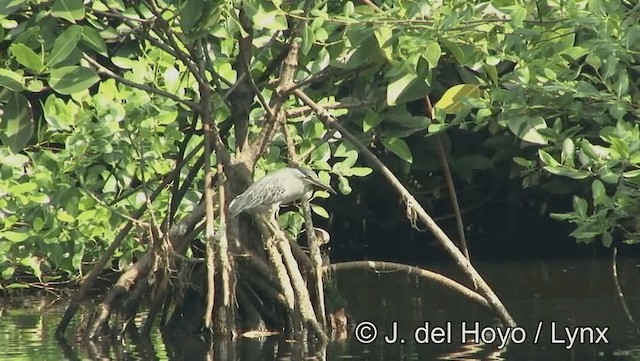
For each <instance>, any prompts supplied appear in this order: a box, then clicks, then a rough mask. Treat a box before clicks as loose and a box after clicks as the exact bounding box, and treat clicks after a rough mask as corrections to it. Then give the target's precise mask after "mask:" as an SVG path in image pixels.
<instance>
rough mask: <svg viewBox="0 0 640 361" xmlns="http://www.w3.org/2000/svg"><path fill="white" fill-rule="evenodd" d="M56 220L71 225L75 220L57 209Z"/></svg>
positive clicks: (62, 210) (65, 212)
mask: <svg viewBox="0 0 640 361" xmlns="http://www.w3.org/2000/svg"><path fill="white" fill-rule="evenodd" d="M56 218H57V219H58V220H59V221H61V222H67V223H73V222H74V221H75V220H76V219H75V218H74V217H73V216H72V215H70V214H69V213H67V211H65V210H64V209H59V210H58V212H57V213H56Z"/></svg>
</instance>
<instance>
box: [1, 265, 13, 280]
mask: <svg viewBox="0 0 640 361" xmlns="http://www.w3.org/2000/svg"><path fill="white" fill-rule="evenodd" d="M15 272H16V269H15V267H7V268H5V269H3V270H2V279H4V280H8V279H10V278H11V277H13V274H14V273H15Z"/></svg>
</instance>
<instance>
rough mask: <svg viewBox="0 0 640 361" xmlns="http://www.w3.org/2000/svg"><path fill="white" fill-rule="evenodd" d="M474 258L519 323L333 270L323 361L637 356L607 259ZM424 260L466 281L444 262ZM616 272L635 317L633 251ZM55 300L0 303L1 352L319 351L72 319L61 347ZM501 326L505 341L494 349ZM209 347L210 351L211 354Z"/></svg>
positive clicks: (638, 264)
mask: <svg viewBox="0 0 640 361" xmlns="http://www.w3.org/2000/svg"><path fill="white" fill-rule="evenodd" d="M476 267H477V268H478V270H479V272H480V273H481V274H482V275H483V277H484V278H485V280H486V281H487V282H488V283H489V284H490V285H491V287H492V288H493V289H494V291H495V292H496V293H497V294H498V296H499V297H500V298H501V300H502V301H503V302H504V303H505V305H506V307H507V309H508V310H509V311H510V312H511V314H512V315H513V317H514V318H515V319H516V321H517V322H518V325H519V328H518V329H512V330H507V329H505V328H500V327H498V326H499V323H498V321H497V320H496V319H495V318H494V316H493V314H492V313H491V312H490V311H488V310H487V309H485V308H484V307H483V306H481V305H477V304H475V303H473V302H471V301H469V300H467V299H464V298H463V297H461V296H459V295H458V294H455V293H454V292H452V291H450V290H447V289H444V288H442V287H440V286H436V285H434V284H432V283H431V282H428V281H424V280H422V279H418V278H416V277H413V276H407V275H406V274H404V273H399V272H390V273H373V272H370V271H361V272H354V271H352V272H341V273H338V274H336V275H335V279H336V281H337V283H338V287H339V288H340V290H341V291H342V293H343V296H344V298H345V299H346V300H347V302H348V309H349V312H350V314H351V316H352V317H353V319H354V322H353V324H354V326H356V327H355V329H354V330H352V331H351V332H350V333H349V334H348V335H347V338H346V340H339V341H338V340H336V341H332V342H331V343H330V344H329V345H328V346H327V349H326V350H323V352H322V354H323V355H325V357H324V358H325V359H327V360H342V359H357V360H358V359H361V360H640V336H638V335H637V334H636V331H635V328H634V326H633V325H632V324H631V323H630V322H629V321H628V318H627V316H626V314H625V313H624V310H623V308H622V306H621V303H620V299H619V298H618V297H617V292H616V290H615V287H614V284H613V279H612V271H611V261H610V260H609V259H604V260H579V261H576V260H571V261H552V262H551V261H545V262H513V263H510V262H502V263H484V264H483V263H480V264H477V265H476ZM429 268H430V269H432V270H435V271H439V272H441V273H443V274H447V275H452V276H453V277H454V278H455V279H458V280H464V278H463V277H462V276H461V275H460V272H458V271H457V270H456V269H455V267H453V266H450V265H436V266H430V267H429ZM618 273H619V279H620V282H621V286H622V290H623V292H624V293H625V296H626V301H627V303H628V306H629V309H630V311H631V313H632V314H633V315H634V316H635V317H636V318H638V319H640V277H638V275H639V274H640V259H621V260H619V264H618ZM64 306H65V305H64V302H57V303H55V302H54V303H50V300H48V299H47V298H44V297H43V298H37V299H33V298H32V299H28V300H15V299H13V300H4V301H2V300H0V359H1V360H61V359H68V360H93V359H103V360H110V359H112V360H116V359H119V360H205V359H207V356H210V357H209V359H215V360H289V359H291V360H306V359H311V358H310V357H309V355H310V354H314V353H315V352H316V351H317V350H312V349H309V346H307V345H305V344H303V343H295V342H289V341H286V340H281V339H279V338H278V337H270V338H256V339H250V338H239V339H238V340H237V341H236V342H234V343H227V344H223V347H220V345H216V346H215V347H213V346H210V343H208V342H205V341H204V340H202V339H201V338H200V337H199V336H198V335H190V334H184V333H178V334H172V335H170V334H165V335H161V334H160V332H159V331H157V330H156V331H155V332H154V333H153V334H152V335H151V340H150V342H144V341H141V340H137V339H135V338H131V337H125V338H124V340H117V341H116V342H106V341H103V342H98V343H91V344H86V343H78V342H77V341H76V337H75V335H74V334H73V331H72V330H71V328H70V329H69V332H68V336H69V337H68V339H69V340H68V341H67V343H63V344H61V343H59V342H57V341H56V340H55V339H54V337H53V332H54V330H55V327H56V324H57V322H58V320H59V318H60V316H61V313H62V311H63V310H64ZM137 321H138V322H140V320H137ZM394 322H395V323H394ZM372 327H375V330H376V331H377V337H375V339H374V340H373V341H372V342H371V343H367V344H363V343H361V342H359V341H358V340H357V337H356V336H355V330H358V331H360V332H361V335H363V337H366V336H371V335H372V334H373V333H372V332H373V328H372ZM427 328H428V329H427ZM506 332H509V333H508V334H507V333H506ZM536 334H537V342H534V340H535V339H536ZM463 335H464V337H465V340H464V342H463V339H462V337H463ZM505 335H507V336H508V337H506V338H510V339H512V341H511V342H509V343H508V344H507V345H503V346H504V347H501V344H502V343H503V338H501V337H505ZM416 337H418V340H417V341H416ZM225 346H226V347H225ZM211 349H215V350H216V351H215V353H214V352H209V353H208V351H209V350H211ZM220 350H223V351H220Z"/></svg>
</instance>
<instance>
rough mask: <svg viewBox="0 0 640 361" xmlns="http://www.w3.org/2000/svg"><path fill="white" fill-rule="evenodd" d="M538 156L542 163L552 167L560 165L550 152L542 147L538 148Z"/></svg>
mask: <svg viewBox="0 0 640 361" xmlns="http://www.w3.org/2000/svg"><path fill="white" fill-rule="evenodd" d="M538 157H539V158H540V160H541V161H542V163H544V164H546V165H549V166H552V167H557V166H559V165H560V163H558V161H557V160H555V159H554V158H553V157H552V156H551V154H549V153H547V152H545V151H544V150H542V149H538Z"/></svg>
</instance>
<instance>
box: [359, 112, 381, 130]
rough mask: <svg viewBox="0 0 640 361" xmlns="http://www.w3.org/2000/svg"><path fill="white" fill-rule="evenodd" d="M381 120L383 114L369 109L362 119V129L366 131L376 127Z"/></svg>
mask: <svg viewBox="0 0 640 361" xmlns="http://www.w3.org/2000/svg"><path fill="white" fill-rule="evenodd" d="M381 121H382V115H381V114H379V113H377V112H374V111H373V110H367V114H366V115H365V117H364V120H363V121H362V131H363V132H364V133H366V132H368V131H370V130H371V129H373V128H375V127H376V125H378V124H380V122H381Z"/></svg>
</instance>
